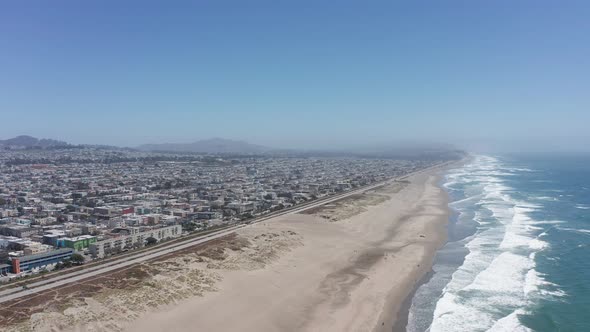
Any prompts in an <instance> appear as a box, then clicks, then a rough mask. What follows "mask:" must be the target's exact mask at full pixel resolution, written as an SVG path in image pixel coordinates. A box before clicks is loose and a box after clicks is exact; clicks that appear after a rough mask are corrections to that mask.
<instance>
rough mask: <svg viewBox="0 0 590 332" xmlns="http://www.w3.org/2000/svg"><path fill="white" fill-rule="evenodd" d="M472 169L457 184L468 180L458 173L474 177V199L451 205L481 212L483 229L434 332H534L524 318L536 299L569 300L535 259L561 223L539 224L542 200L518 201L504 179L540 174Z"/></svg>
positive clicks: (440, 307) (478, 165)
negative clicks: (537, 214)
mask: <svg viewBox="0 0 590 332" xmlns="http://www.w3.org/2000/svg"><path fill="white" fill-rule="evenodd" d="M467 166H468V167H467V168H469V171H465V172H460V173H459V172H458V173H457V176H455V177H454V178H453V181H456V182H461V181H462V180H461V179H460V176H459V175H458V174H464V175H463V176H465V177H469V180H470V181H471V183H472V184H470V185H467V186H466V187H465V188H463V189H464V191H465V192H466V191H470V195H469V197H467V198H465V199H462V200H461V201H457V202H453V203H451V205H452V206H453V207H454V208H455V209H457V210H458V211H459V213H462V212H463V211H462V209H476V210H475V211H474V213H473V214H474V215H475V218H474V220H475V221H476V222H477V223H478V230H477V231H476V233H475V234H474V235H473V236H471V237H469V238H468V239H465V241H466V242H465V247H466V248H467V249H468V250H469V253H468V254H467V255H466V256H465V258H464V260H463V264H462V265H461V266H459V267H458V269H457V270H456V271H455V272H454V273H453V274H452V276H451V278H450V281H449V283H448V284H447V285H446V286H445V287H444V289H443V294H442V296H441V298H440V299H439V301H438V302H437V303H436V306H435V309H434V313H433V320H432V324H431V326H430V331H432V332H436V331H449V330H452V331H474V330H489V331H529V329H528V328H526V327H524V326H523V325H522V324H521V323H520V321H519V319H518V315H519V314H522V313H524V310H525V308H526V306H527V305H529V304H530V303H531V300H532V298H533V297H538V296H563V295H565V294H564V293H563V292H561V291H560V290H559V289H558V287H557V286H556V285H554V284H551V283H549V282H547V281H546V280H545V279H544V276H543V275H542V274H540V273H538V272H537V271H536V269H535V268H536V263H535V254H536V253H538V252H540V251H542V250H545V249H547V248H548V246H549V243H547V242H546V241H544V240H543V237H544V236H545V234H546V231H547V229H548V227H547V225H551V224H557V223H561V221H542V220H534V219H533V218H532V217H531V214H532V213H533V212H536V211H538V210H539V209H542V208H543V206H542V205H541V204H538V200H539V199H538V198H533V200H534V201H533V202H531V201H523V200H516V199H514V197H513V196H512V195H513V193H514V192H515V190H514V188H512V187H510V186H508V185H507V184H506V180H505V179H503V177H504V176H505V173H506V172H513V171H518V172H525V171H531V172H532V171H534V170H528V169H527V170H525V169H519V168H503V167H502V165H501V164H500V162H499V161H498V160H497V159H495V158H483V157H482V158H476V159H475V160H474V161H473V163H472V164H471V165H467ZM474 180H475V181H474ZM478 189H479V190H480V193H477V192H474V191H476V190H478ZM476 199H479V201H477V202H476V203H475V204H462V203H465V202H472V201H474V200H476ZM552 227H553V226H552ZM549 228H550V227H549ZM507 310H509V312H512V313H509V312H506V311H507Z"/></svg>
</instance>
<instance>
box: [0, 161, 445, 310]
mask: <svg viewBox="0 0 590 332" xmlns="http://www.w3.org/2000/svg"><path fill="white" fill-rule="evenodd" d="M446 164H447V163H444V164H439V165H435V166H431V167H429V168H426V169H422V170H419V171H416V172H413V173H410V174H407V175H404V176H401V177H399V178H393V179H388V180H385V181H382V182H379V183H376V184H372V185H368V186H364V187H361V188H358V189H355V190H352V191H348V192H345V193H342V194H338V195H334V196H329V197H326V198H322V199H319V200H316V201H312V202H308V203H304V204H302V205H299V206H295V207H293V208H289V209H286V210H283V211H278V212H275V213H272V214H269V215H266V216H262V217H259V218H257V219H255V220H253V223H259V222H262V221H267V220H271V219H274V218H277V217H280V216H283V215H287V214H294V213H300V212H303V211H306V210H309V209H313V208H316V207H319V206H322V205H325V204H328V203H331V202H334V201H337V200H340V199H343V198H346V197H349V196H352V195H356V194H359V193H362V192H364V191H367V190H372V189H375V188H378V187H381V186H383V185H385V184H387V183H388V182H391V181H395V180H401V179H404V178H406V177H408V176H410V175H413V174H416V173H421V172H424V171H427V170H429V169H432V168H436V167H442V166H445V165H446ZM242 227H248V225H247V224H239V225H236V226H232V227H229V228H225V229H223V230H219V231H216V232H212V233H209V234H206V235H203V236H198V237H192V238H190V239H185V240H182V241H178V242H174V243H171V244H169V245H164V246H162V247H157V248H154V249H150V250H144V251H141V252H138V253H136V254H131V255H126V256H125V257H121V258H120V259H114V260H113V261H108V262H105V263H101V264H97V265H96V266H92V267H88V268H85V269H81V270H77V271H74V272H71V273H65V274H57V275H55V276H52V277H47V278H45V279H42V280H40V281H36V282H31V283H29V284H27V285H26V288H25V287H21V286H18V287H13V288H8V289H4V290H2V291H0V303H4V302H7V301H12V300H15V299H18V298H21V297H24V296H27V295H32V294H35V293H38V292H42V291H45V290H48V289H52V288H55V287H60V286H64V285H67V284H70V283H75V282H78V281H81V280H83V279H87V278H91V277H96V276H99V275H102V274H105V273H107V272H111V271H115V270H119V269H123V268H126V267H130V266H132V265H134V264H138V263H142V262H145V261H148V260H151V259H155V258H158V257H161V256H164V255H168V254H170V253H173V252H175V251H179V250H182V249H186V248H189V247H192V246H195V245H198V244H202V243H206V242H209V241H211V240H214V239H218V238H221V237H224V236H227V235H230V234H232V233H234V232H235V231H236V230H238V229H240V228H242Z"/></svg>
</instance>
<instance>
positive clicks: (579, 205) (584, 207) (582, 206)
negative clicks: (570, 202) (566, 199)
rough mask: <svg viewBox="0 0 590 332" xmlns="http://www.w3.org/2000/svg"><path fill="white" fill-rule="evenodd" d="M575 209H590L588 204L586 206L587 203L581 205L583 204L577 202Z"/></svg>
mask: <svg viewBox="0 0 590 332" xmlns="http://www.w3.org/2000/svg"><path fill="white" fill-rule="evenodd" d="M576 209H580V210H590V206H588V205H583V204H578V205H576Z"/></svg>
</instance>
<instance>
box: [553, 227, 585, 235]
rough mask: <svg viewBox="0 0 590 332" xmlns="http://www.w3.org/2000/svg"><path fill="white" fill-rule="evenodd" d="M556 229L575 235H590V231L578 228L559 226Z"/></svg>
mask: <svg viewBox="0 0 590 332" xmlns="http://www.w3.org/2000/svg"><path fill="white" fill-rule="evenodd" d="M556 228H557V229H558V230H560V231H568V232H573V233H580V234H587V235H590V229H576V228H568V227H559V226H558V227H556Z"/></svg>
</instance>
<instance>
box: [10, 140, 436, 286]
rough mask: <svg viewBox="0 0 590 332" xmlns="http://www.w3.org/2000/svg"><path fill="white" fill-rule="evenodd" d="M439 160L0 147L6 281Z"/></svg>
mask: <svg viewBox="0 0 590 332" xmlns="http://www.w3.org/2000/svg"><path fill="white" fill-rule="evenodd" d="M439 162H441V160H436V159H422V160H420V159H416V160H404V159H371V158H327V157H324V158H322V157H285V156H279V157H277V156H268V155H264V156H250V155H229V156H227V155H211V154H179V153H157V152H143V151H135V150H123V149H108V148H99V147H76V148H71V147H69V148H52V149H49V150H48V149H32V150H31V149H10V150H9V149H7V150H4V151H2V152H1V153H0V282H9V281H11V280H14V279H18V278H20V277H24V276H28V275H32V274H39V273H45V272H48V271H52V270H55V269H63V268H67V267H69V266H72V265H80V264H85V263H88V262H90V261H97V260H101V259H104V258H107V257H111V256H116V255H119V254H121V253H124V252H127V251H131V250H135V249H138V248H142V247H144V246H150V245H154V244H156V243H159V242H163V241H167V240H170V239H174V238H179V237H182V236H187V235H189V234H193V233H199V232H206V231H208V230H211V229H218V228H223V227H228V226H230V225H236V224H247V223H250V222H251V221H252V220H255V218H257V217H260V216H264V215H267V214H271V213H275V212H277V211H281V210H284V209H289V208H291V207H294V206H296V205H299V204H304V203H306V202H312V201H314V200H319V199H322V198H325V197H330V196H333V195H336V194H338V193H345V192H347V191H351V190H354V189H355V188H361V187H363V186H366V185H370V184H374V183H379V182H381V181H384V180H387V179H392V178H396V177H400V176H403V175H405V174H408V173H410V172H414V171H416V170H419V169H423V168H426V167H428V166H431V165H433V164H436V163H439Z"/></svg>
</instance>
